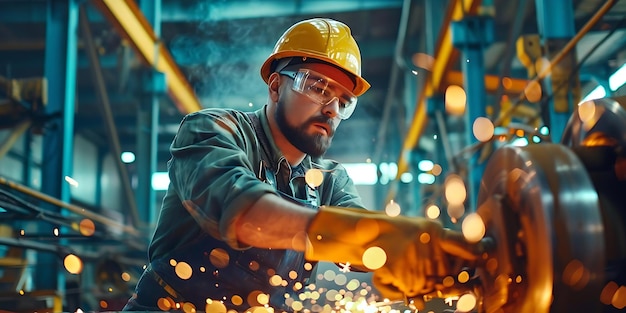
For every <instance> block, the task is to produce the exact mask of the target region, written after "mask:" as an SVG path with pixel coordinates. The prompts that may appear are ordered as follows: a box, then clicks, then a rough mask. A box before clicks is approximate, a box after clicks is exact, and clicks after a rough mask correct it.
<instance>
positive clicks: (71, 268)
mask: <svg viewBox="0 0 626 313" xmlns="http://www.w3.org/2000/svg"><path fill="white" fill-rule="evenodd" d="M63 266H65V269H66V270H67V271H68V272H69V273H70V274H80V272H82V271H83V260H81V259H80V258H79V257H78V256H76V255H74V254H68V255H66V256H65V258H64V259H63Z"/></svg>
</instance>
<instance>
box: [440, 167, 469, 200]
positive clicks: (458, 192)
mask: <svg viewBox="0 0 626 313" xmlns="http://www.w3.org/2000/svg"><path fill="white" fill-rule="evenodd" d="M444 188H445V191H444V193H445V197H446V201H448V203H450V204H456V205H459V204H463V202H465V198H466V197H467V190H466V189H465V183H464V182H463V179H462V178H461V177H460V176H458V175H456V174H451V175H450V176H448V177H447V178H446V181H445V183H444Z"/></svg>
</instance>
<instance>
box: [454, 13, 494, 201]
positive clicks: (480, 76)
mask: <svg viewBox="0 0 626 313" xmlns="http://www.w3.org/2000/svg"><path fill="white" fill-rule="evenodd" d="M491 42H493V19H492V18H491V17H488V16H466V17H464V18H463V19H462V20H460V21H455V22H453V23H452V43H453V44H454V46H455V47H457V48H458V49H459V50H461V52H462V57H461V61H460V62H461V69H462V72H463V84H464V89H465V93H466V95H467V104H466V107H465V143H466V144H467V145H468V146H469V145H473V144H476V143H477V142H478V140H477V139H476V138H475V137H474V133H473V130H472V127H473V123H474V120H476V118H478V117H485V116H486V110H485V108H486V106H487V96H486V89H485V71H484V62H483V48H484V47H485V46H486V45H488V44H490V43H491ZM484 163H485V162H483V163H481V164H478V154H477V153H474V154H472V156H471V158H470V159H469V164H468V165H467V170H468V176H467V195H468V200H469V201H468V203H469V210H467V211H468V212H474V211H475V210H476V198H477V196H478V189H479V187H480V180H481V178H482V174H483V171H484V166H485V165H484Z"/></svg>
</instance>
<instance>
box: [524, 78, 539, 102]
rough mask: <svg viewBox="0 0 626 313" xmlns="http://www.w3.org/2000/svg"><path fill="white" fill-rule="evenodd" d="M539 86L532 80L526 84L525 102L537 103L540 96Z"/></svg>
mask: <svg viewBox="0 0 626 313" xmlns="http://www.w3.org/2000/svg"><path fill="white" fill-rule="evenodd" d="M542 92H543V91H542V90H541V85H540V84H539V83H538V82H537V81H534V80H531V81H530V82H528V85H526V88H524V95H525V96H526V100H528V101H530V102H539V100H541V96H542Z"/></svg>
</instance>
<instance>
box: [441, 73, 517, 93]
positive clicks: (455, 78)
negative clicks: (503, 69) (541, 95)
mask: <svg viewBox="0 0 626 313" xmlns="http://www.w3.org/2000/svg"><path fill="white" fill-rule="evenodd" d="M509 80H510V82H511V86H510V87H508V88H506V89H505V93H506V94H516V95H517V94H520V93H522V92H524V89H526V86H528V79H519V78H509ZM445 82H446V85H445V86H441V87H443V88H445V87H447V86H449V85H459V86H463V73H461V72H459V71H449V72H448V73H447V74H446V75H445ZM499 85H500V77H499V76H497V75H485V89H486V90H487V92H488V93H495V92H496V91H497V90H498V86H499Z"/></svg>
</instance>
